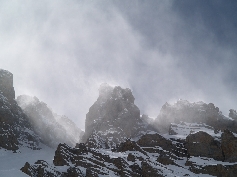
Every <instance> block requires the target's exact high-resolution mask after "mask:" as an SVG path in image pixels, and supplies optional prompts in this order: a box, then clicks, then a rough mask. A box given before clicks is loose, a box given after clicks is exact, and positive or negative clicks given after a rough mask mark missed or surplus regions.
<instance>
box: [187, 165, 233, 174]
mask: <svg viewBox="0 0 237 177" xmlns="http://www.w3.org/2000/svg"><path fill="white" fill-rule="evenodd" d="M186 165H187V166H189V170H190V171H192V172H193V173H196V174H209V175H213V176H217V177H236V174H237V165H236V164H234V165H222V164H213V165H205V166H200V165H197V164H195V163H193V162H190V161H187V162H186Z"/></svg>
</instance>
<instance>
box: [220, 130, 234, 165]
mask: <svg viewBox="0 0 237 177" xmlns="http://www.w3.org/2000/svg"><path fill="white" fill-rule="evenodd" d="M221 148H222V150H223V153H224V157H225V161H227V162H237V137H235V136H234V135H233V133H232V132H231V131H229V130H225V131H224V133H222V135H221Z"/></svg>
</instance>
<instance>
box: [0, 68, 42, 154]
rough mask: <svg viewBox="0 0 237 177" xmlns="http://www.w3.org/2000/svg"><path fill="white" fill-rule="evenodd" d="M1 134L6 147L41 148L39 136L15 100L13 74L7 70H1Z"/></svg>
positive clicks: (1, 139)
mask: <svg viewBox="0 0 237 177" xmlns="http://www.w3.org/2000/svg"><path fill="white" fill-rule="evenodd" d="M0 134H1V136H0V147H2V148H4V149H7V150H12V151H14V152H16V151H17V150H18V149H19V147H20V146H25V147H29V148H31V149H39V147H38V145H39V141H40V140H39V137H38V136H37V135H36V134H35V133H34V132H33V131H32V127H31V126H30V123H29V121H28V120H27V116H26V115H25V114H24V113H23V111H22V109H21V108H20V107H19V106H18V105H17V103H16V101H15V92H14V87H13V75H12V74H11V73H10V72H8V71H5V70H0Z"/></svg>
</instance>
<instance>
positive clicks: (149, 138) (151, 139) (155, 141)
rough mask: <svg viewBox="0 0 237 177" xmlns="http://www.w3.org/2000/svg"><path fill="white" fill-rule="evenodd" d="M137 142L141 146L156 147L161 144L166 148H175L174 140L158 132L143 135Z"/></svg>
mask: <svg viewBox="0 0 237 177" xmlns="http://www.w3.org/2000/svg"><path fill="white" fill-rule="evenodd" d="M137 144H138V145H139V146H141V147H155V146H160V147H162V148H163V149H165V150H171V149H172V148H173V145H172V142H171V141H170V140H167V139H165V138H164V137H163V136H161V135H159V134H158V133H157V134H146V135H143V136H142V137H141V138H140V139H139V140H138V141H137Z"/></svg>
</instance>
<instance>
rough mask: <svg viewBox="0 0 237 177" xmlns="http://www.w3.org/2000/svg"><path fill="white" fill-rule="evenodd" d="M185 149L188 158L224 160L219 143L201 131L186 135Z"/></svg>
mask: <svg viewBox="0 0 237 177" xmlns="http://www.w3.org/2000/svg"><path fill="white" fill-rule="evenodd" d="M186 148H187V153H188V156H189V157H190V156H196V157H199V156H202V157H209V158H213V159H215V160H219V161H223V160H224V155H223V153H222V149H221V143H220V142H219V141H217V140H214V138H213V137H212V136H211V135H209V134H208V133H206V132H203V131H199V132H197V133H194V134H190V135H188V136H187V138H186Z"/></svg>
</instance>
